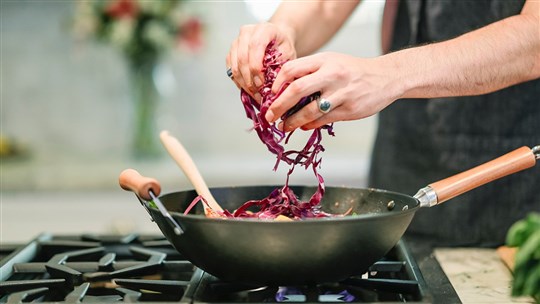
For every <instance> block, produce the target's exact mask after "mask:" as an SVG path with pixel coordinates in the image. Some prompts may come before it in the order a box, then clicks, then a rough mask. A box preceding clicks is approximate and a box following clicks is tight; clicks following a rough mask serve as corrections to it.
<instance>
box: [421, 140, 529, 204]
mask: <svg viewBox="0 0 540 304" xmlns="http://www.w3.org/2000/svg"><path fill="white" fill-rule="evenodd" d="M535 163H536V156H535V154H534V153H533V151H532V150H531V149H530V148H528V147H521V148H519V149H516V150H514V151H512V152H510V153H507V154H505V155H503V156H501V157H498V158H496V159H494V160H492V161H489V162H487V163H485V164H482V165H480V166H477V167H474V168H472V169H470V170H467V171H465V172H462V173H459V174H456V175H454V176H451V177H448V178H445V179H443V180H440V181H438V182H435V183H432V184H430V185H429V186H430V187H431V188H433V190H435V192H436V193H437V198H438V200H437V201H438V204H440V203H442V202H445V201H447V200H449V199H451V198H454V197H456V196H458V195H460V194H463V193H465V192H467V191H469V190H472V189H474V188H477V187H480V186H482V185H484V184H487V183H489V182H491V181H494V180H496V179H499V178H501V177H504V176H507V175H510V174H513V173H516V172H519V171H522V170H525V169H527V168H530V167H533V166H534V165H535Z"/></svg>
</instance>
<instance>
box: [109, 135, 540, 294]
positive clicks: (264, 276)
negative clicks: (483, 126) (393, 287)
mask: <svg viewBox="0 0 540 304" xmlns="http://www.w3.org/2000/svg"><path fill="white" fill-rule="evenodd" d="M539 156H540V146H536V147H535V148H533V149H530V148H528V147H522V148H519V149H517V150H514V151H512V152H510V153H508V154H505V155H503V156H501V157H499V158H497V159H495V160H492V161H490V162H488V163H485V164H483V165H480V166H478V167H475V168H473V169H471V170H468V171H465V172H463V173H460V174H457V175H455V176H452V177H449V178H447V179H444V180H441V181H438V182H436V183H432V184H430V185H429V186H427V187H425V188H422V189H420V191H418V193H417V194H416V195H415V196H409V195H406V194H401V193H396V192H392V191H386V190H380V189H355V188H345V187H326V192H325V194H324V197H323V199H322V201H321V206H322V209H323V210H324V211H326V212H329V213H334V214H342V213H345V212H346V211H348V210H349V209H350V208H352V212H353V214H355V215H352V216H343V217H331V218H317V219H305V220H299V221H264V220H257V219H221V218H207V217H205V216H204V211H203V208H202V206H201V204H198V206H197V208H194V209H193V210H191V211H190V213H189V214H186V215H184V214H183V212H184V210H185V209H186V208H187V207H188V205H189V204H190V203H191V202H192V200H193V199H194V198H195V197H196V196H197V193H196V192H195V191H194V190H189V191H181V192H174V193H169V194H166V195H163V196H161V197H159V199H158V201H161V202H162V204H163V205H164V206H165V208H166V209H167V210H168V211H169V212H167V211H165V213H162V212H161V211H160V210H159V209H158V208H154V207H151V206H150V205H149V204H148V202H147V201H146V200H151V198H150V196H149V194H148V193H149V192H153V193H155V194H156V195H159V192H160V187H159V183H158V182H157V181H156V180H155V179H150V178H146V177H142V176H140V175H137V176H135V177H134V176H133V175H131V176H130V177H129V178H126V177H125V176H124V174H121V176H120V184H121V186H122V188H124V189H126V190H131V191H134V192H135V193H136V194H137V196H138V197H139V200H140V201H141V202H142V203H143V206H144V207H145V208H146V209H147V211H148V212H149V213H150V215H151V217H152V219H153V220H154V221H155V222H156V224H157V225H158V226H159V228H160V230H161V231H162V232H163V234H164V235H165V237H166V238H167V239H168V240H169V241H170V242H171V243H172V245H173V246H174V247H175V248H176V250H177V251H178V252H180V253H181V254H182V255H183V256H184V257H185V258H187V259H188V260H189V261H191V262H192V263H193V264H194V265H195V266H197V267H199V268H201V269H203V270H204V271H206V272H208V273H210V274H212V275H214V276H216V277H218V278H220V279H222V280H224V281H233V282H244V283H250V284H251V283H256V284H265V285H300V284H315V283H322V282H335V281H340V280H343V279H346V278H347V277H350V276H351V275H355V274H359V273H364V272H365V271H366V270H367V269H368V268H369V267H370V266H371V265H372V264H373V263H374V262H376V261H378V260H379V259H380V258H382V257H383V256H384V255H385V254H386V253H387V252H388V251H389V250H390V249H392V247H394V246H395V244H396V243H397V242H398V241H399V239H400V238H401V237H402V235H403V234H404V232H405V231H406V229H407V227H408V226H409V224H410V222H411V220H412V219H413V216H414V213H415V212H416V211H418V210H419V209H420V208H422V207H431V206H434V205H437V204H439V203H442V202H444V201H446V200H448V199H451V198H453V197H455V196H457V195H459V194H462V193H464V192H466V191H468V190H471V189H473V188H475V187H478V186H480V185H483V184H485V183H488V182H490V181H493V180H495V179H498V178H501V177H503V176H506V175H509V174H512V173H515V172H518V171H521V170H524V169H526V168H529V167H532V166H534V165H535V163H536V159H538V158H539ZM276 187H281V186H242V187H221V188H211V192H212V194H213V195H214V197H215V198H216V200H217V201H218V202H219V203H220V204H221V206H222V207H223V208H224V209H227V210H230V211H232V210H235V209H236V208H238V207H239V206H240V205H242V204H243V203H244V202H246V201H248V200H253V199H262V198H264V197H266V196H268V194H269V193H270V192H271V191H272V190H274V189H275V188H276ZM291 188H292V189H293V191H294V192H295V193H296V195H298V196H299V198H301V200H303V201H307V200H309V198H310V197H311V195H312V194H313V193H314V192H315V191H316V187H309V186H291ZM154 201H155V200H154ZM169 213H170V217H168V216H164V214H169ZM172 221H174V222H175V223H174V224H173V223H172ZM175 225H179V226H180V227H181V229H182V230H183V231H178V229H175ZM175 231H176V232H175Z"/></svg>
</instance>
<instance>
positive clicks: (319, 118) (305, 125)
mask: <svg viewBox="0 0 540 304" xmlns="http://www.w3.org/2000/svg"><path fill="white" fill-rule="evenodd" d="M323 98H324V99H326V100H331V99H330V98H332V97H329V98H326V97H323V96H321V99H323ZM339 106H340V103H339V102H337V101H336V99H334V100H333V101H331V108H330V112H328V113H323V112H322V111H321V110H320V109H319V103H318V102H317V101H314V102H311V103H309V104H308V105H306V106H305V107H304V108H302V109H301V110H300V111H298V112H297V113H295V114H294V115H292V116H290V117H289V118H287V119H286V120H285V121H284V129H283V130H284V131H285V132H290V131H292V130H295V129H297V128H302V129H303V130H307V129H314V128H318V127H320V126H322V125H325V124H327V123H329V122H332V119H335V118H336V117H335V115H334V113H339V112H335V110H337V108H338V107H339Z"/></svg>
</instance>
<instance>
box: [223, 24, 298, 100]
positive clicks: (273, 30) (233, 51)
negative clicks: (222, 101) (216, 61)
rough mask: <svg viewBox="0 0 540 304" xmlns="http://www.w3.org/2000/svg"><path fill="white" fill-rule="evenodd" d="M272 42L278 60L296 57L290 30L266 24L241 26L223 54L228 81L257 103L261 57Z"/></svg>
mask: <svg viewBox="0 0 540 304" xmlns="http://www.w3.org/2000/svg"><path fill="white" fill-rule="evenodd" d="M273 40H274V41H275V45H276V48H277V49H278V51H279V52H280V53H281V56H280V61H283V62H284V61H287V60H290V59H294V58H296V50H295V48H294V37H293V34H292V30H290V29H289V28H287V27H286V26H283V25H279V26H278V25H275V24H273V23H269V22H266V23H260V24H253V25H245V26H243V27H242V28H241V29H240V34H239V35H238V37H237V38H236V39H235V40H234V41H233V43H232V45H231V48H230V50H229V53H228V54H227V59H226V64H227V68H229V69H230V70H231V72H232V75H231V78H232V80H233V81H234V83H235V84H236V86H237V87H238V88H239V89H244V90H245V91H246V92H247V93H248V94H249V95H251V96H252V97H253V98H255V100H256V101H257V102H259V103H260V102H261V95H260V94H259V93H258V90H259V88H260V87H261V86H262V85H263V84H264V75H263V73H262V71H263V57H264V53H265V50H266V47H267V46H268V44H269V43H270V42H271V41H273Z"/></svg>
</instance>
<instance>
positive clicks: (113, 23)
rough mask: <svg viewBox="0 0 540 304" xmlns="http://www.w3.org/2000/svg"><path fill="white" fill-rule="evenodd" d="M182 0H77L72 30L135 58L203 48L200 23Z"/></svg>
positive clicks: (79, 35) (78, 34)
mask: <svg viewBox="0 0 540 304" xmlns="http://www.w3.org/2000/svg"><path fill="white" fill-rule="evenodd" d="M183 2H184V1H181V0H79V1H77V4H76V9H75V14H74V18H73V31H74V34H75V35H76V37H77V38H81V39H88V38H95V39H96V40H98V41H100V42H104V43H108V44H111V45H113V46H114V47H116V48H118V49H120V50H121V51H122V52H123V53H124V54H125V55H126V56H127V57H128V58H131V59H134V60H138V61H140V60H141V59H144V57H148V56H151V57H154V58H156V57H159V56H160V55H161V54H163V53H164V52H165V51H167V50H169V49H172V48H175V47H183V48H184V49H185V50H188V51H197V50H199V49H200V48H201V47H202V28H203V26H202V22H201V20H200V18H199V17H197V16H194V15H190V14H189V13H188V12H186V9H185V7H184V5H183ZM141 57H142V58H141Z"/></svg>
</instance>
